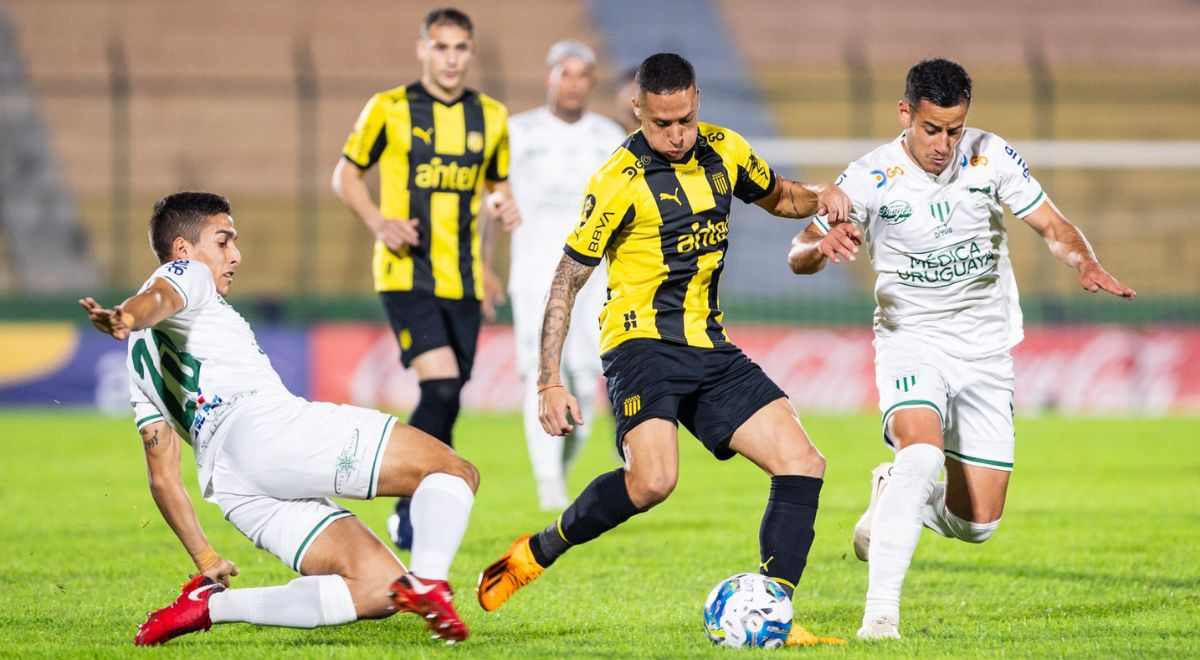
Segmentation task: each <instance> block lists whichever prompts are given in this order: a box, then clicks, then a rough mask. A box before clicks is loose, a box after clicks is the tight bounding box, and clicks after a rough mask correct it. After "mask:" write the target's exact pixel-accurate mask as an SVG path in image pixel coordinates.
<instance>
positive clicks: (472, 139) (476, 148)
mask: <svg viewBox="0 0 1200 660" xmlns="http://www.w3.org/2000/svg"><path fill="white" fill-rule="evenodd" d="M467 150H468V151H470V152H471V153H473V154H477V153H479V152H481V151H483V133H480V132H479V131H471V132H470V133H467Z"/></svg>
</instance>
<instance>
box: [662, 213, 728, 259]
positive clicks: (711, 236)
mask: <svg viewBox="0 0 1200 660" xmlns="http://www.w3.org/2000/svg"><path fill="white" fill-rule="evenodd" d="M728 236H729V219H728V218H726V219H724V220H721V221H718V222H717V223H716V224H713V221H712V220H705V221H704V226H703V227H702V226H700V223H699V222H693V223H692V233H690V234H684V235H682V236H680V237H679V241H677V242H676V244H675V249H676V250H678V251H679V254H687V253H688V252H692V251H694V250H702V249H704V248H711V247H716V246H719V245H720V244H721V243H722V242H724V241H725V238H726V237H728Z"/></svg>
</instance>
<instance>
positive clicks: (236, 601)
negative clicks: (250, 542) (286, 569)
mask: <svg viewBox="0 0 1200 660" xmlns="http://www.w3.org/2000/svg"><path fill="white" fill-rule="evenodd" d="M208 612H209V616H210V617H212V622H213V623H256V624H258V625H261V626H283V627H285V628H316V627H317V626H339V625H341V624H343V623H350V622H351V621H354V620H356V619H357V618H358V614H357V613H356V612H355V610H354V599H353V598H351V597H350V588H349V587H347V586H346V581H345V580H343V579H342V578H341V576H339V575H308V576H305V577H301V578H296V579H295V580H292V581H291V582H288V583H287V584H285V585H283V586H282V587H260V588H257V589H227V590H225V591H222V592H221V593H216V594H213V595H212V596H210V597H209V599H208Z"/></svg>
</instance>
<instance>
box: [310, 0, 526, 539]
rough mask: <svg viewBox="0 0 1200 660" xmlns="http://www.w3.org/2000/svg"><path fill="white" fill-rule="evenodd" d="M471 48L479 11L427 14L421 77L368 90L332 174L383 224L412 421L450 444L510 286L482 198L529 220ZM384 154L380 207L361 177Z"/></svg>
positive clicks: (380, 254) (380, 259)
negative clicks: (468, 81)
mask: <svg viewBox="0 0 1200 660" xmlns="http://www.w3.org/2000/svg"><path fill="white" fill-rule="evenodd" d="M474 52H475V42H474V35H473V26H472V24H471V20H470V18H468V17H467V16H466V15H465V14H463V13H462V12H460V11H458V10H455V9H436V10H434V11H432V12H430V13H429V14H428V15H427V16H426V17H425V20H424V21H423V22H422V24H421V37H420V39H418V40H417V57H418V59H420V60H421V64H422V75H421V79H420V80H419V81H417V82H414V83H412V84H409V85H404V86H401V87H396V88H394V89H391V90H388V91H385V92H381V93H379V94H376V95H374V96H373V97H371V100H370V101H368V102H367V105H366V107H364V108H363V111H362V113H361V114H360V115H359V117H358V122H357V123H356V124H355V126H354V131H353V132H352V133H351V134H350V137H349V138H348V139H347V140H346V145H345V147H344V149H343V151H342V159H341V160H339V161H338V165H337V168H336V169H335V170H334V174H333V186H334V191H335V192H336V193H337V194H338V196H339V197H340V198H341V199H342V201H344V202H345V203H346V204H347V205H348V206H350V207H351V208H352V209H353V210H354V211H355V212H356V213H357V214H358V215H359V217H361V218H362V220H363V222H364V223H365V224H366V225H367V227H368V228H369V229H370V230H371V231H372V232H373V233H374V234H375V238H376V241H375V252H374V258H373V259H372V272H373V274H374V279H375V290H376V291H378V292H379V295H380V298H381V299H382V301H383V304H384V308H385V310H386V311H387V314H388V320H389V322H390V323H391V326H392V330H393V331H394V332H395V333H396V339H397V341H398V342H399V344H400V360H401V362H402V363H403V364H404V366H405V367H409V368H411V369H412V370H413V371H414V372H416V375H417V380H418V381H419V383H420V387H421V398H420V400H419V401H418V403H417V407H416V408H415V409H414V410H413V413H412V416H411V417H410V418H409V420H408V423H409V424H410V425H412V426H415V427H417V428H419V429H421V430H422V431H425V432H427V433H429V434H430V435H432V436H434V437H436V438H438V439H440V440H442V441H443V442H445V443H446V444H451V443H452V442H451V441H452V432H453V428H454V422H455V420H456V419H457V418H458V411H459V395H460V392H461V391H462V387H463V385H464V384H465V383H466V381H467V380H468V379H469V378H470V376H471V368H472V365H473V364H474V360H475V346H476V343H477V341H478V337H479V327H480V324H481V308H480V305H481V303H484V304H489V303H490V300H489V294H490V295H496V294H495V293H493V292H499V291H500V290H501V289H500V285H499V282H498V281H496V280H495V276H494V275H492V274H491V268H490V266H489V265H488V264H485V263H484V256H485V254H486V253H487V252H488V250H487V249H486V247H485V246H484V245H483V240H484V239H483V235H484V233H485V232H484V231H483V228H482V227H480V226H479V224H478V223H479V212H480V208H481V206H484V205H486V207H487V209H488V217H489V218H490V220H489V222H490V221H493V220H494V221H497V222H499V224H501V226H503V227H504V228H505V229H507V230H512V229H513V228H515V227H516V226H517V225H518V224H520V215H519V214H518V212H517V208H516V205H515V204H514V203H513V201H512V196H511V194H510V193H509V190H508V183H507V181H506V179H507V178H508V128H507V123H508V111H507V109H505V107H504V105H503V104H501V103H500V102H499V101H496V100H495V99H493V98H491V97H489V96H487V95H486V94H481V93H479V92H476V91H474V90H471V89H467V88H466V87H465V84H464V76H465V75H466V72H467V67H468V65H469V64H470V62H471V58H472V56H473V55H474ZM376 164H378V165H379V168H380V176H379V179H380V205H379V206H376V205H375V202H374V201H373V200H372V199H371V193H370V191H369V190H368V189H367V186H366V184H365V182H364V181H363V177H364V175H365V173H366V171H367V170H369V169H370V168H372V167H374V166H375V165H376ZM485 189H486V190H487V191H489V192H488V194H486V195H485ZM406 512H407V509H406V508H405V504H404V503H403V502H402V503H401V504H400V506H399V507H398V515H399V518H398V521H393V522H396V524H397V525H398V526H399V530H400V531H399V533H397V534H393V538H394V539H398V540H397V543H398V544H399V545H400V546H401V547H402V548H407V547H409V545H410V543H411V539H410V538H409V536H408V534H407V530H408V529H409V527H408V524H407V519H406V518H405V516H404V513H406Z"/></svg>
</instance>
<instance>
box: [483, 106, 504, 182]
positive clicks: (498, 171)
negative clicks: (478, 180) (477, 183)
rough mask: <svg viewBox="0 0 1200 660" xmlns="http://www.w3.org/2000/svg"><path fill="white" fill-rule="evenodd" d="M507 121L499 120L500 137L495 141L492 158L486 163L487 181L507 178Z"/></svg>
mask: <svg viewBox="0 0 1200 660" xmlns="http://www.w3.org/2000/svg"><path fill="white" fill-rule="evenodd" d="M508 159H509V145H508V121H506V120H504V121H501V122H500V139H499V140H497V141H496V150H495V152H493V153H492V160H491V162H490V163H488V168H487V180H488V181H505V180H507V179H508Z"/></svg>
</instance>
